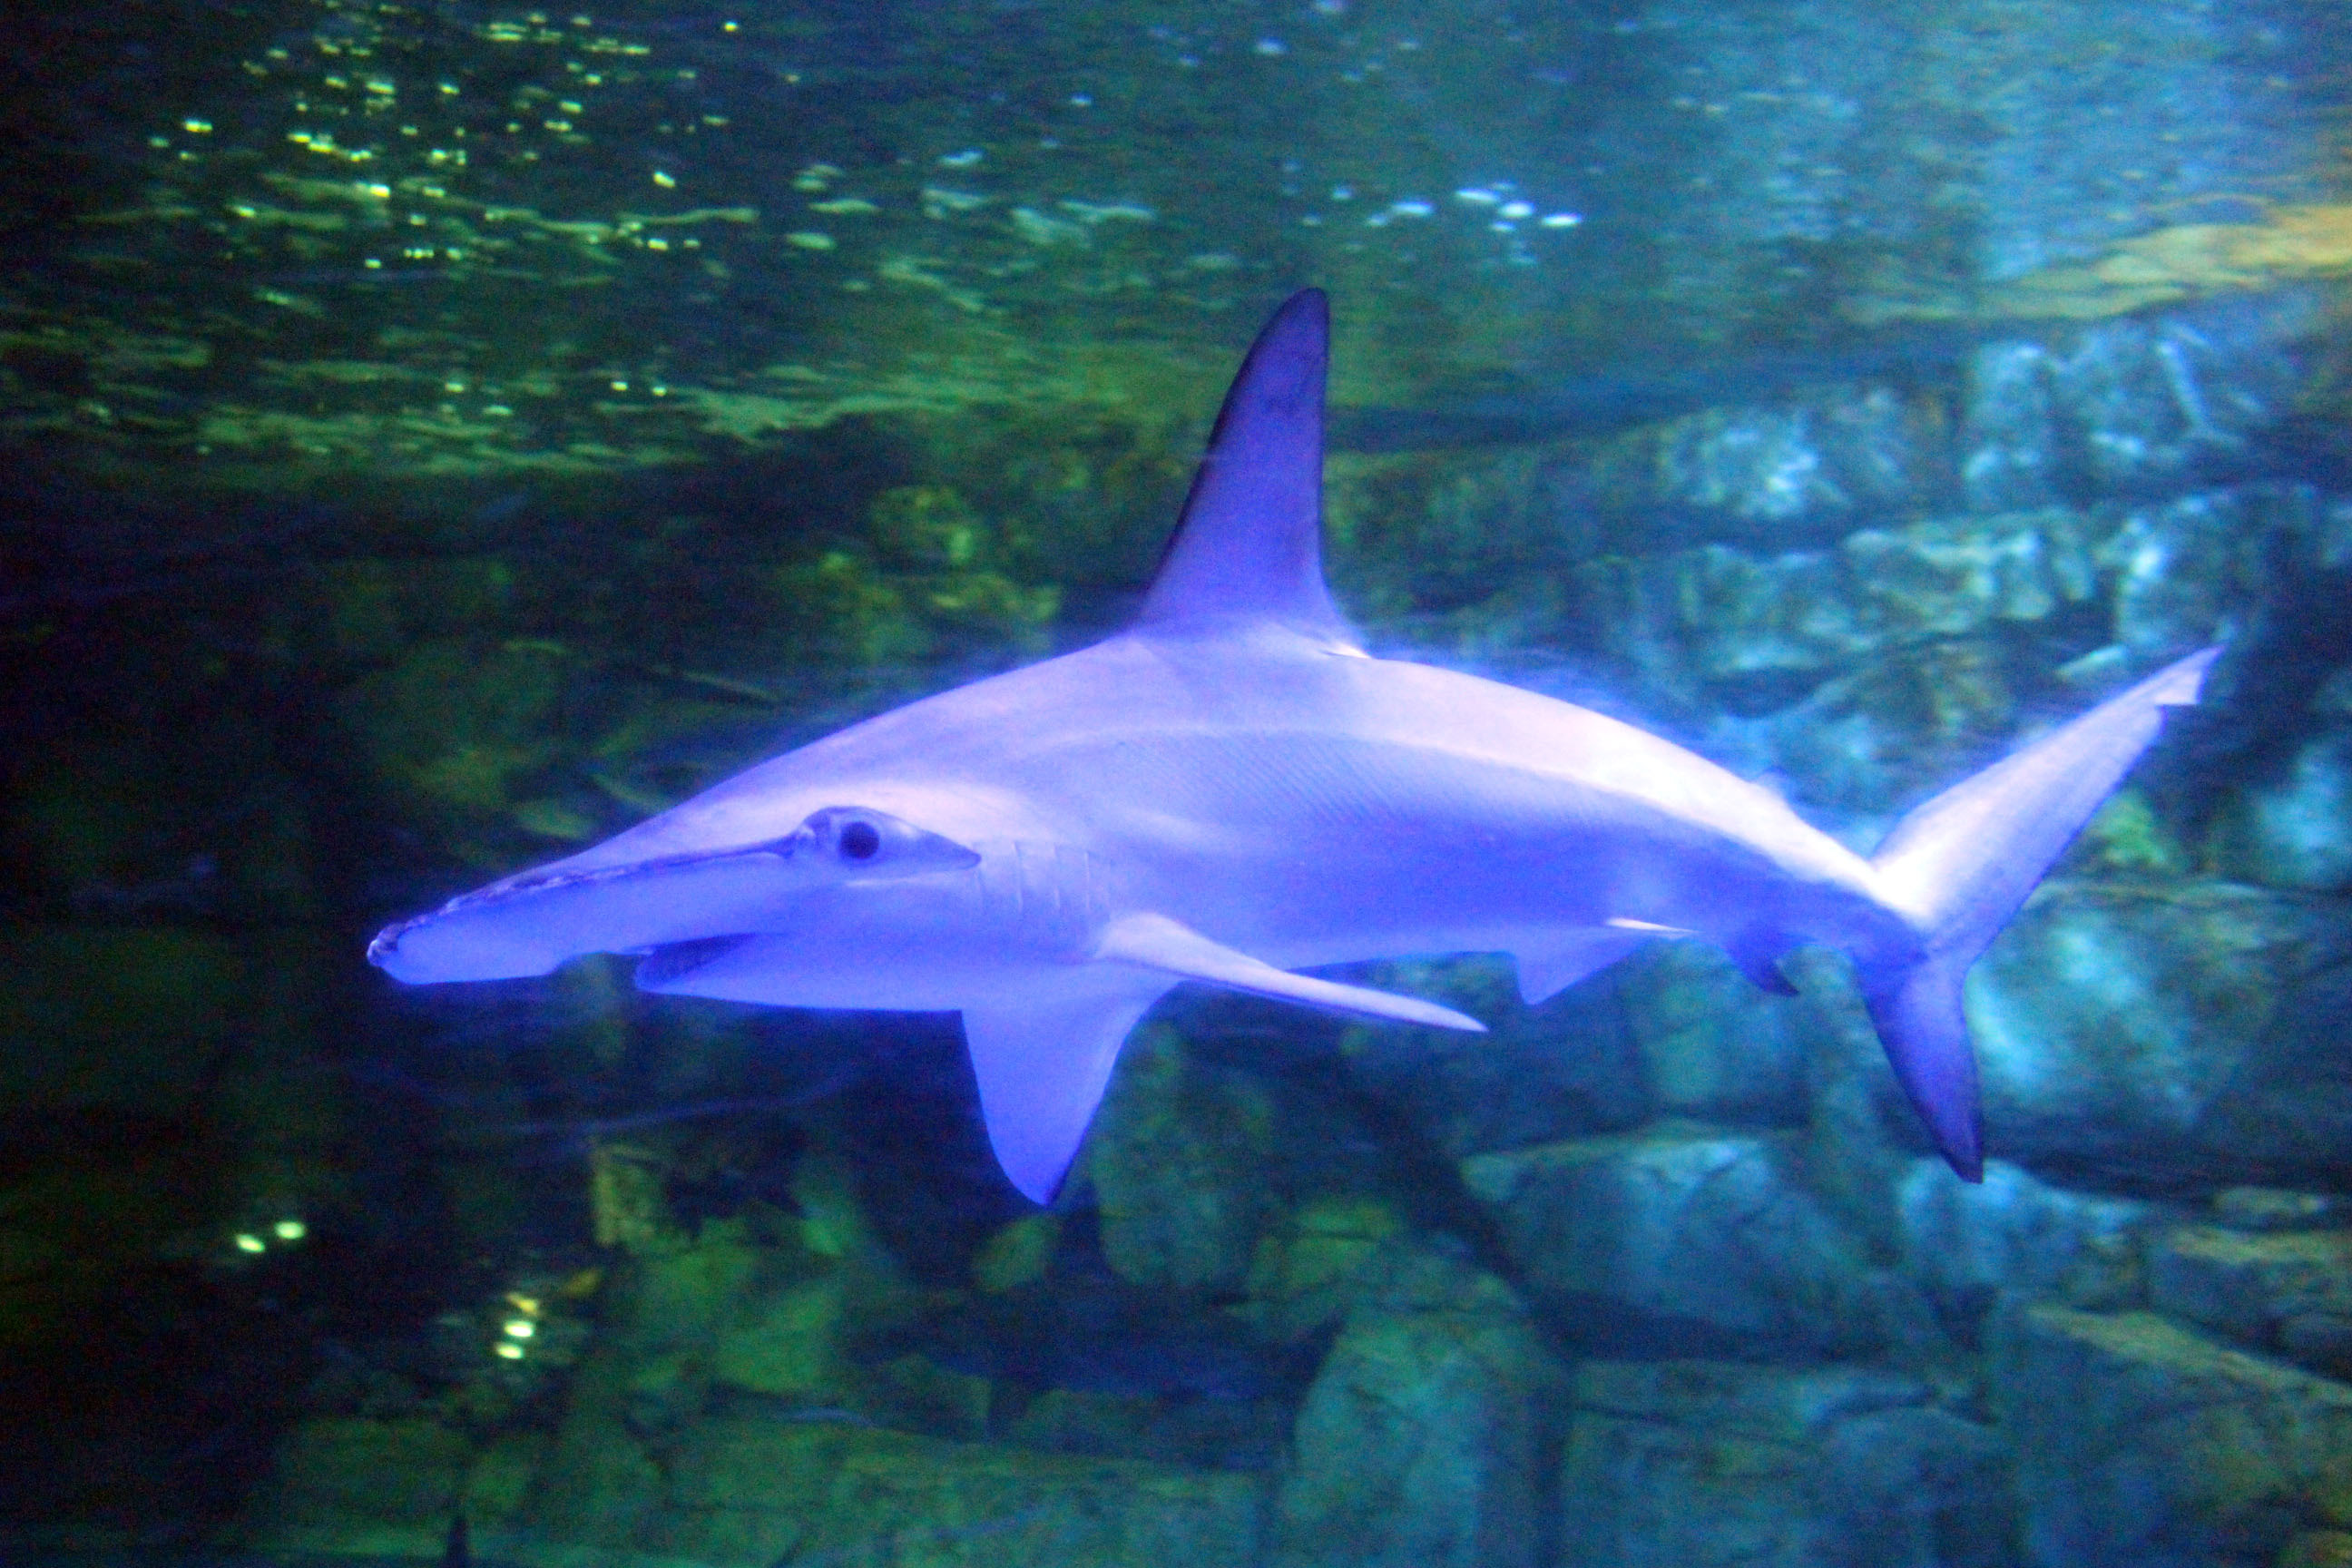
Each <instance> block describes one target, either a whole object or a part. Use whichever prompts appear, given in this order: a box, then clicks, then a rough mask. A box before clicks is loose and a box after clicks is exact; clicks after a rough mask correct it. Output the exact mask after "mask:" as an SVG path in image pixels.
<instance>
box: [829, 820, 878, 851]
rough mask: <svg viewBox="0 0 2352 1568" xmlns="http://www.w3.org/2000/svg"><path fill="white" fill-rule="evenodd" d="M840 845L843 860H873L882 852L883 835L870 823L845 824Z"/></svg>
mask: <svg viewBox="0 0 2352 1568" xmlns="http://www.w3.org/2000/svg"><path fill="white" fill-rule="evenodd" d="M839 844H840V847H841V858H843V859H845V860H871V859H873V858H874V857H875V856H876V855H877V854H878V853H879V852H880V851H881V848H882V835H881V834H879V833H877V832H876V831H875V828H874V825H873V824H872V823H870V822H848V823H844V824H843V825H842V828H841V838H840V840H839Z"/></svg>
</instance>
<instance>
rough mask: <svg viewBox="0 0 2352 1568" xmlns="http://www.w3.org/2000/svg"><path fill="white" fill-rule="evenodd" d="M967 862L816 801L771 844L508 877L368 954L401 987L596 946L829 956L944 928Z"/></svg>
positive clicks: (512, 972)
mask: <svg viewBox="0 0 2352 1568" xmlns="http://www.w3.org/2000/svg"><path fill="white" fill-rule="evenodd" d="M980 866H981V856H980V854H979V852H978V851H976V850H974V849H971V848H969V847H966V846H964V845H963V844H961V843H959V842H957V841H956V840H955V839H952V838H950V837H947V836H946V835H944V834H940V833H935V832H932V831H930V830H929V829H927V828H925V827H922V826H918V825H917V824H915V823H912V822H909V821H908V820H906V819H905V818H904V817H901V816H897V815H895V814H893V813H891V812H887V811H883V810H879V809H877V808H875V807H871V806H862V805H827V806H823V807H820V808H819V809H817V810H815V811H814V812H811V813H810V814H809V815H808V816H806V817H805V818H804V819H803V821H802V822H801V823H800V825H799V826H797V827H795V828H793V830H792V831H791V832H790V833H787V834H784V835H783V836H782V837H777V838H771V839H765V840H761V841H758V842H754V843H751V844H743V845H735V846H730V847H723V848H714V849H709V850H700V851H695V852H689V853H678V854H669V855H656V856H652V857H649V858H644V859H634V860H626V861H623V862H620V863H618V864H611V865H597V864H586V865H583V864H577V863H574V862H560V863H558V864H556V865H554V866H551V867H548V868H544V869H542V870H540V871H536V872H529V873H526V874H524V875H522V876H520V877H514V878H509V879H507V880H506V881H504V882H499V883H496V884H494V885H492V886H491V887H488V888H485V889H482V890H481V891H479V892H478V893H469V894H467V895H466V896H465V897H463V898H459V899H456V900H452V901H450V902H449V903H447V904H446V905H444V906H443V907H442V908H440V909H439V910H435V911H434V912H433V913H431V914H428V915H424V916H421V917H419V918H417V919H415V920H413V921H403V922H402V923H400V924H398V925H394V926H391V927H388V928H386V929H385V931H383V934H382V935H380V936H378V937H377V938H376V939H375V942H373V945H371V946H370V948H369V949H368V957H369V958H370V960H372V961H373V963H375V964H376V965H377V966H378V967H380V968H382V969H383V970H384V971H386V972H387V973H390V974H392V975H393V976H394V978H395V979H399V980H404V981H408V982H411V983H416V982H431V981H446V980H490V979H506V978H512V977H515V976H520V975H529V974H544V973H547V972H548V971H550V970H551V969H553V968H554V967H555V966H556V965H558V964H560V963H562V962H563V961H564V960H566V959H568V958H572V957H576V956H578V955H579V954H581V953H584V952H635V953H646V954H649V955H652V956H651V957H650V958H649V959H648V963H649V964H650V965H652V966H653V971H654V973H653V974H652V975H650V976H649V977H648V978H649V979H652V980H656V981H658V980H660V979H662V978H664V977H665V976H667V977H668V978H671V979H682V978H683V977H684V975H685V974H686V973H687V972H688V969H689V968H690V967H691V966H690V965H688V964H686V963H684V962H683V960H684V959H685V957H686V956H687V955H689V954H693V953H703V954H705V955H715V954H716V953H717V952H721V951H725V950H726V949H728V948H730V947H740V945H742V944H743V943H745V942H750V941H753V940H757V939H761V938H772V937H797V939H798V942H799V943H800V945H803V946H809V945H810V944H811V943H812V942H814V948H813V949H812V951H811V952H810V954H809V957H810V960H811V962H813V963H814V962H819V961H820V959H821V954H820V953H819V952H817V951H815V949H818V948H821V949H822V954H823V955H830V956H831V957H832V958H834V959H835V960H837V959H838V957H839V956H840V955H841V954H842V953H844V952H850V953H855V952H868V953H872V952H877V950H878V949H887V948H889V947H892V946H894V945H897V944H898V943H900V942H903V941H904V940H905V939H906V938H907V937H908V935H910V934H913V933H929V934H933V935H937V934H940V933H941V932H942V928H943V927H952V926H953V925H954V924H956V923H957V921H955V920H954V918H953V917H954V915H955V913H956V912H957V911H959V910H974V909H976V908H977V906H978V905H979V904H980V902H981V900H980V899H979V898H978V896H977V894H978V888H977V879H978V872H979V868H980ZM780 956H781V955H780ZM665 988H667V989H681V988H684V987H678V986H666V987H665Z"/></svg>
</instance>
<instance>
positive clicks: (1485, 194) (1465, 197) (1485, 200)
mask: <svg viewBox="0 0 2352 1568" xmlns="http://www.w3.org/2000/svg"><path fill="white" fill-rule="evenodd" d="M1502 199H1503V198H1502V197H1500V196H1498V195H1496V194H1495V193H1494V192H1492V191H1490V190H1487V189H1486V188H1485V187H1484V186H1480V185H1465V186H1464V187H1463V188H1462V189H1461V190H1458V191H1456V192H1454V200H1455V201H1457V202H1467V203H1469V204H1470V205H1472V206H1474V207H1491V206H1493V205H1495V204H1496V202H1499V201H1501V200H1502Z"/></svg>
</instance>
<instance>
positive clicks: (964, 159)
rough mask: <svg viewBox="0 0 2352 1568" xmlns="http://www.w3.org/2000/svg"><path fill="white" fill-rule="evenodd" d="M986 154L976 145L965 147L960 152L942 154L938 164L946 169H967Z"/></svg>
mask: <svg viewBox="0 0 2352 1568" xmlns="http://www.w3.org/2000/svg"><path fill="white" fill-rule="evenodd" d="M987 156H988V154H987V153H983V152H982V151H981V150H980V149H979V148H977V147H967V148H965V149H964V150H963V151H962V152H961V153H945V154H943V155H942V156H941V157H940V167H941V168H946V169H969V168H971V166H972V165H973V164H974V163H979V162H980V161H981V160H982V158H985V157H987Z"/></svg>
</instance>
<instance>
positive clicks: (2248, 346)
mask: <svg viewBox="0 0 2352 1568" xmlns="http://www.w3.org/2000/svg"><path fill="white" fill-rule="evenodd" d="M2314 307H2315V299H2314V297H2312V296H2310V295H2307V294H2305V293H2302V292H2299V291H2294V290H2288V291H2283V292H2280V293H2275V294H2269V295H2248V296H2240V297H2238V298H2235V299H2227V300H2207V301H2205V302H2204V303H2202V304H2200V305H2197V306H2194V307H2190V308H2188V309H2184V310H2174V311H2170V312H2165V313H2159V314H2154V315H2149V316H2143V317H2130V318H2126V319H2123V320H2118V321H2103V322H2099V323H2097V324H2095V325H2093V326H2089V327H2084V328H2082V329H2079V330H2078V331H2074V332H2072V333H2065V334H2061V335H2060V336H2058V337H2056V338H2055V339H2053V340H2052V341H2050V342H2017V341H2006V342H1993V343H1988V344H1986V345H1985V346H1984V347H1982V348H1981V349H1979V350H1978V351H1977V352H1976V353H1975V354H1973V355H1972V356H1971V358H1970V361H1969V386H1968V391H1967V395H1966V401H1965V406H1964V412H1963V414H1962V418H1961V425H1960V429H1959V432H1958V442H1959V445H1960V448H1961V452H1962V456H1961V458H1960V460H1959V461H1960V471H1961V474H1962V478H1963V481H1964V484H1965V488H1966V490H1967V493H1968V497H1969V501H1970V503H1971V504H1972V505H1974V506H1977V507H1979V508H1981V509H1984V510H1997V509H2000V508H2004V507H2015V506H2033V505H2039V504H2045V503H2048V502H2051V501H2055V500H2068V499H2074V498H2077V497H2081V496H2085V495H2098V494H2105V495H2113V494H2118V493H2120V494H2126V495H2132V494H2137V495H2143V496H2145V495H2149V494H2164V493H2167V492H2170V491H2177V490H2180V489H2187V488H2189V487H2192V486H2194V485H2196V484H2198V483H2200V481H2205V480H2210V479H2212V478H2215V477H2220V476H2222V475H2227V474H2231V473H2237V472H2242V471H2243V470H2245V469H2246V468H2249V467H2250V466H2253V465H2255V464H2256V463H2257V462H2258V461H2259V458H2258V457H2257V456H2256V455H2255V453H2254V451H2253V448H2254V447H2255V445H2256V443H2258V442H2259V440H2260V439H2261V437H2263V433H2264V431H2265V429H2266V428H2267V427H2268V426H2271V425H2272V424H2273V423H2275V422H2276V421H2278V420H2280V419H2282V418H2284V416H2287V415H2288V414H2290V413H2292V412H2293V411H2294V399H2295V395H2296V391H2297V388H2298V386H2299V384H2300V383H2301V381H2302V379H2303V376H2304V375H2305V365H2304V364H2303V363H2301V361H2300V359H2299V358H2298V356H2296V355H2295V354H2294V353H2287V352H2283V351H2284V346H2285V344H2286V343H2287V342H2289V341H2291V340H2293V339H2295V338H2298V337H2303V336H2307V335H2309V334H2311V333H2313V332H2314V331H2316V330H2318V327H2319V321H2318V320H2317V318H2316V314H2315V310H2314Z"/></svg>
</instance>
